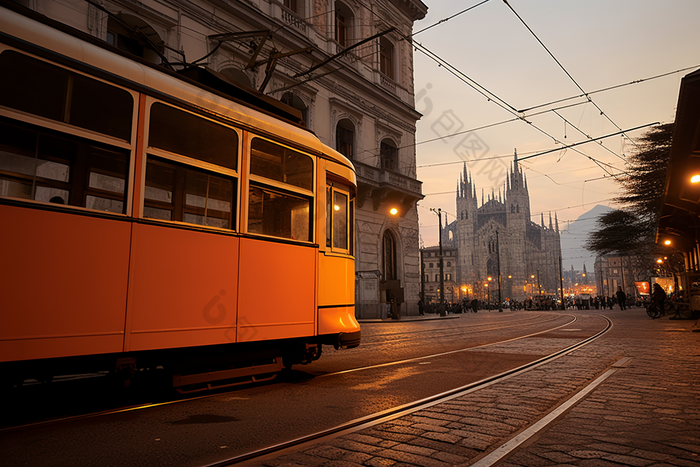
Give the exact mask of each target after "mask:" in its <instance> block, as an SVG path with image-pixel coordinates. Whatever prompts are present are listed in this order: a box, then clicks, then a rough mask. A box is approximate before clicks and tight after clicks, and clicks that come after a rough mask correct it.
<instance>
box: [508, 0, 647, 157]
mask: <svg viewBox="0 0 700 467" xmlns="http://www.w3.org/2000/svg"><path fill="white" fill-rule="evenodd" d="M503 3H505V4H506V5H507V6H508V8H510V10H511V11H512V12H513V14H514V15H515V16H516V17H517V18H518V19H519V20H520V22H521V23H523V26H525V28H526V29H527V30H528V31H530V34H532V36H533V37H534V38H535V39H536V40H537V42H539V43H540V45H541V46H542V47H543V48H544V50H545V51H547V53H548V54H549V56H550V57H552V59H553V60H554V62H555V63H556V64H557V65H559V68H561V69H562V70H563V71H564V73H565V74H566V76H568V77H569V79H570V80H571V81H572V82H573V83H574V84H575V85H576V87H577V88H578V89H579V91H581V92H582V93H583V95H584V96H585V97H586V99H587V100H588V101H589V102H590V103H591V104H593V105H594V106H595V108H596V109H598V111H599V112H600V115H603V116H604V117H605V118H606V119H607V120H608V121H609V122H610V123H612V124H613V126H615V128H617V129H618V130H622V128H620V126H619V125H618V124H617V123H615V122H614V121H613V120H612V118H610V116H608V115H607V114H606V113H605V112H604V111H603V109H601V108H600V107H599V106H598V104H596V103H595V102H593V99H591V97H590V95H588V94H587V93H586V91H584V89H583V88H582V87H581V85H580V84H578V82H577V81H576V80H575V79H574V77H573V76H571V73H569V71H568V70H567V69H566V68H565V67H564V65H562V63H561V62H560V61H559V60H558V59H557V57H556V56H555V55H554V54H553V53H552V52H551V51H550V50H549V48H547V46H546V45H545V44H544V42H542V40H541V39H540V38H539V37H538V36H537V34H535V31H533V30H532V28H531V27H530V26H529V25H528V24H527V23H526V22H525V20H524V19H523V18H522V17H521V16H520V15H519V14H518V12H517V11H515V8H513V6H512V5H511V4H510V3H508V0H503ZM622 134H623V135H624V136H625V137H627V138H628V139H630V141H632V142H633V144H635V146H636V142H634V141H633V140H632V139H631V138H629V137H628V136H627V135H625V133H624V132H623V133H622Z"/></svg>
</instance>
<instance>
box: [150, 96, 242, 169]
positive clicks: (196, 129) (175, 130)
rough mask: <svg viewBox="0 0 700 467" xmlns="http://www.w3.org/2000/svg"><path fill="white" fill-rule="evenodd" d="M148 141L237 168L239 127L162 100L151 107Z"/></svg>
mask: <svg viewBox="0 0 700 467" xmlns="http://www.w3.org/2000/svg"><path fill="white" fill-rule="evenodd" d="M148 144H149V146H151V147H154V148H159V149H164V150H166V151H169V152H172V153H175V154H182V155H183V156H188V157H191V158H193V159H198V160H200V161H204V162H208V163H210V164H215V165H218V166H221V167H226V168H228V169H231V170H238V133H236V130H234V129H233V128H229V127H227V126H224V125H219V124H217V123H215V122H212V121H211V120H207V119H205V118H202V117H199V116H197V115H194V114H191V113H188V112H185V111H183V110H179V109H176V108H174V107H170V106H168V105H165V104H161V103H159V102H156V103H155V104H153V106H151V124H150V127H149V137H148Z"/></svg>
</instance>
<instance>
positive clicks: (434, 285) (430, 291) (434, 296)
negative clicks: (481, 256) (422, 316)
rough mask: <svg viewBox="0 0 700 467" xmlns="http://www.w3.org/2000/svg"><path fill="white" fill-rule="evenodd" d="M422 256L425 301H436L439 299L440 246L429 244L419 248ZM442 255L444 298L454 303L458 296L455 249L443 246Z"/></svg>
mask: <svg viewBox="0 0 700 467" xmlns="http://www.w3.org/2000/svg"><path fill="white" fill-rule="evenodd" d="M421 253H422V258H423V266H422V269H423V286H424V288H425V302H426V303H436V302H438V301H439V299H440V247H439V246H431V247H429V248H423V249H422V250H421ZM442 255H443V260H444V263H443V268H442V269H443V276H444V277H443V286H444V287H445V300H446V301H448V302H450V303H454V302H457V301H458V300H459V298H460V293H459V287H458V284H457V249H456V248H449V247H448V248H444V247H443V249H442Z"/></svg>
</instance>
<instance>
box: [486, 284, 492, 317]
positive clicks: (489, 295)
mask: <svg viewBox="0 0 700 467" xmlns="http://www.w3.org/2000/svg"><path fill="white" fill-rule="evenodd" d="M486 280H487V281H489V284H490V283H491V281H492V280H493V278H492V277H491V276H489V277H487V278H486ZM488 291H489V310H490V309H491V289H488Z"/></svg>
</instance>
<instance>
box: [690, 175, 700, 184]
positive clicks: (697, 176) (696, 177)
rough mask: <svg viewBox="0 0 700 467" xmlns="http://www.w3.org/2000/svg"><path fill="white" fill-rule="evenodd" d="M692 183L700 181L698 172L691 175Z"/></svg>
mask: <svg viewBox="0 0 700 467" xmlns="http://www.w3.org/2000/svg"><path fill="white" fill-rule="evenodd" d="M690 183H700V175H698V174H696V175H693V176H692V177H690Z"/></svg>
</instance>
